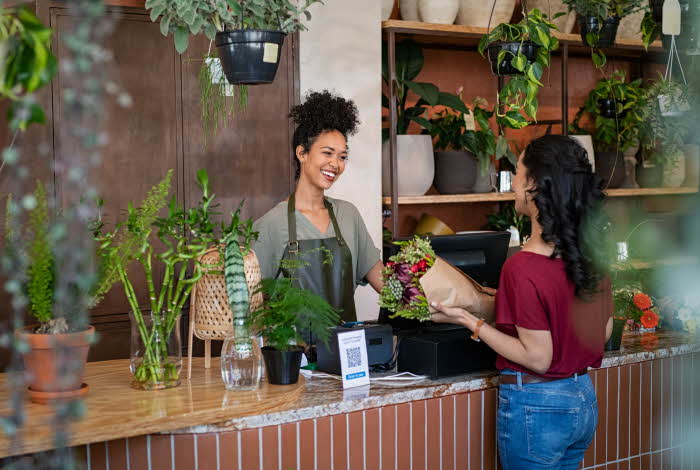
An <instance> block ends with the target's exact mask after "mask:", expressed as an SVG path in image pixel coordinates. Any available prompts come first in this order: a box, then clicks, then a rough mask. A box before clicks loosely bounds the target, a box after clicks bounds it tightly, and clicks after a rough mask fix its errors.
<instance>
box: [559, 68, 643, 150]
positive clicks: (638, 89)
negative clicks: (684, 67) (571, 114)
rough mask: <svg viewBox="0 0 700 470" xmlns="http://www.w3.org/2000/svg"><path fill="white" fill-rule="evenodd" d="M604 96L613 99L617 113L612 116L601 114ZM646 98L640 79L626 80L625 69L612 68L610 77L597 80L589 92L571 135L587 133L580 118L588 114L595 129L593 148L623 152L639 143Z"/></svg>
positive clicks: (573, 124) (573, 125)
mask: <svg viewBox="0 0 700 470" xmlns="http://www.w3.org/2000/svg"><path fill="white" fill-rule="evenodd" d="M605 99H611V100H614V103H615V110H616V112H617V115H616V116H615V117H604V116H603V115H602V114H601V110H600V100H605ZM645 101H646V100H645V96H644V90H643V89H642V80H641V79H637V80H634V81H632V82H628V81H627V79H626V74H625V72H624V71H621V70H616V71H613V72H612V73H611V74H610V77H609V78H603V79H601V80H600V81H598V83H597V84H596V86H595V88H593V90H591V91H590V93H589V94H588V97H587V98H586V101H585V102H584V104H583V106H582V107H581V108H579V110H578V112H577V113H576V116H575V118H574V121H573V122H572V124H571V126H570V127H569V130H570V132H571V133H573V134H586V133H587V131H586V130H585V129H583V128H582V127H581V124H580V121H581V118H582V117H583V116H584V115H585V114H586V113H587V114H588V115H590V116H591V117H592V118H593V127H594V129H595V130H594V132H593V133H592V136H593V141H594V144H595V147H596V149H597V150H599V151H620V152H624V151H625V150H627V149H630V148H633V147H635V146H636V145H638V144H639V142H640V141H639V138H640V129H641V124H642V123H643V121H644V111H643V109H644V103H645Z"/></svg>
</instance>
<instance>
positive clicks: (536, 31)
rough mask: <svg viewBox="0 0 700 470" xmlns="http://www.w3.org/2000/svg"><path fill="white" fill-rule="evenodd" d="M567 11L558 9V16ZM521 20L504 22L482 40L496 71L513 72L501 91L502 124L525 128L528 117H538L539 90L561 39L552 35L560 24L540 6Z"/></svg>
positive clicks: (481, 50) (482, 53)
mask: <svg viewBox="0 0 700 470" xmlns="http://www.w3.org/2000/svg"><path fill="white" fill-rule="evenodd" d="M563 14H564V13H557V14H556V15H554V18H557V17H559V16H561V15H563ZM523 15H524V18H523V19H522V20H521V21H520V22H519V23H517V24H509V23H501V24H499V25H498V26H496V27H495V28H494V29H493V31H491V32H490V33H489V34H487V35H484V36H483V37H482V38H481V41H479V52H480V53H481V55H482V56H483V55H484V53H485V52H486V50H487V49H488V54H489V60H490V61H491V67H492V70H493V71H494V73H496V74H498V75H512V77H511V78H510V80H509V81H508V83H506V85H505V86H504V87H503V89H501V92H500V93H499V94H498V99H499V103H500V104H501V105H502V106H503V108H504V109H503V110H501V109H498V107H497V109H498V117H497V120H498V122H499V124H500V125H504V126H506V127H510V128H512V129H521V128H523V127H525V126H527V125H528V120H527V118H526V117H530V118H531V119H534V120H537V108H538V101H537V93H538V91H539V87H541V86H543V85H542V82H540V79H541V78H542V73H543V71H544V69H545V67H548V66H549V63H550V55H551V53H552V51H554V50H556V49H557V48H558V47H559V40H558V39H557V38H556V37H554V36H553V35H552V30H555V29H557V27H556V26H555V25H554V24H553V23H551V22H550V21H549V20H548V19H547V15H545V14H543V13H542V12H540V11H539V10H537V9H534V10H532V11H529V12H528V11H526V10H525V8H524V7H523Z"/></svg>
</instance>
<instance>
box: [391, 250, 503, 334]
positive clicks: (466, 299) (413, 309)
mask: <svg viewBox="0 0 700 470" xmlns="http://www.w3.org/2000/svg"><path fill="white" fill-rule="evenodd" d="M394 243H395V244H397V245H399V246H400V247H401V250H400V251H399V253H398V254H396V255H394V256H392V257H391V258H389V261H388V262H387V263H386V266H385V268H384V272H383V278H384V287H383V288H382V291H381V292H380V294H379V305H380V306H381V307H384V308H386V309H388V310H389V311H391V312H393V315H391V318H394V317H397V316H399V317H403V318H409V319H414V320H420V321H427V320H430V315H431V314H432V313H434V312H435V309H434V308H432V307H431V306H430V304H431V303H432V302H439V303H441V304H442V305H444V306H447V307H460V308H464V309H466V310H469V311H470V312H472V313H474V314H479V313H481V312H482V311H483V309H482V308H481V307H482V304H481V302H482V300H483V299H484V296H485V295H487V296H491V295H493V294H492V293H491V292H487V291H486V290H485V289H484V288H482V287H481V286H480V285H479V284H478V283H476V282H475V281H474V280H473V279H472V278H470V277H469V276H467V275H466V274H464V273H463V272H462V271H460V270H459V269H457V268H455V267H454V266H452V265H451V264H449V263H448V262H446V261H445V260H443V259H442V258H439V257H437V256H435V252H434V251H433V248H432V247H431V246H430V240H428V239H427V238H421V237H419V236H416V237H414V238H413V239H411V240H409V241H400V242H394ZM488 313H489V314H491V317H489V318H485V316H484V315H482V318H483V319H484V320H485V321H487V322H492V320H493V318H492V315H493V314H492V312H488Z"/></svg>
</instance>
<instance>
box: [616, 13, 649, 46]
mask: <svg viewBox="0 0 700 470" xmlns="http://www.w3.org/2000/svg"><path fill="white" fill-rule="evenodd" d="M643 19H644V10H639V11H638V12H636V13H632V14H631V15H627V16H625V17H624V18H622V19H621V20H620V25H619V26H618V27H617V37H618V38H627V39H638V40H641V39H642V32H641V31H640V30H639V28H640V26H641V24H642V20H643Z"/></svg>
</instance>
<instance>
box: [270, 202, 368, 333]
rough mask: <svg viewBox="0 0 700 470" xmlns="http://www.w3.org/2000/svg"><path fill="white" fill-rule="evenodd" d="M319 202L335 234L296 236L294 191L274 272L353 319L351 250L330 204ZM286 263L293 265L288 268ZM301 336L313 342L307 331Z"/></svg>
mask: <svg viewBox="0 0 700 470" xmlns="http://www.w3.org/2000/svg"><path fill="white" fill-rule="evenodd" d="M323 203H324V205H325V206H326V209H327V210H328V215H329V216H330V219H331V223H332V224H333V230H335V237H334V238H318V239H315V240H297V223H296V218H295V216H294V213H295V206H294V194H292V195H291V196H290V197H289V202H288V203H287V225H288V228H289V243H288V244H287V248H286V250H285V252H284V255H282V260H283V261H285V260H286V261H285V262H283V263H281V264H280V270H279V271H278V273H277V276H279V275H280V273H281V274H283V275H284V276H285V277H288V278H293V279H295V283H296V284H297V286H298V287H301V288H302V289H306V290H309V291H311V292H313V293H315V294H318V295H320V296H321V297H323V298H324V299H326V301H327V302H328V303H329V304H330V305H331V306H333V307H334V308H336V309H339V310H342V312H341V314H340V315H341V318H342V320H343V321H345V322H349V321H356V320H357V315H356V313H355V300H354V289H353V287H354V283H355V280H354V277H353V273H352V253H351V252H350V248H349V247H348V245H347V244H346V243H345V240H344V239H343V235H342V234H341V233H340V228H339V227H338V221H337V220H336V218H335V213H334V212H333V206H332V205H331V203H330V202H329V201H328V199H326V198H324V199H323ZM290 261H291V262H292V263H290ZM295 261H296V263H295ZM298 261H301V262H302V263H298ZM289 264H296V265H297V266H295V267H294V269H290V266H289ZM304 336H305V337H306V338H305V339H306V340H307V342H308V343H309V344H314V343H315V340H314V338H311V337H310V335H308V334H305V335H304Z"/></svg>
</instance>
